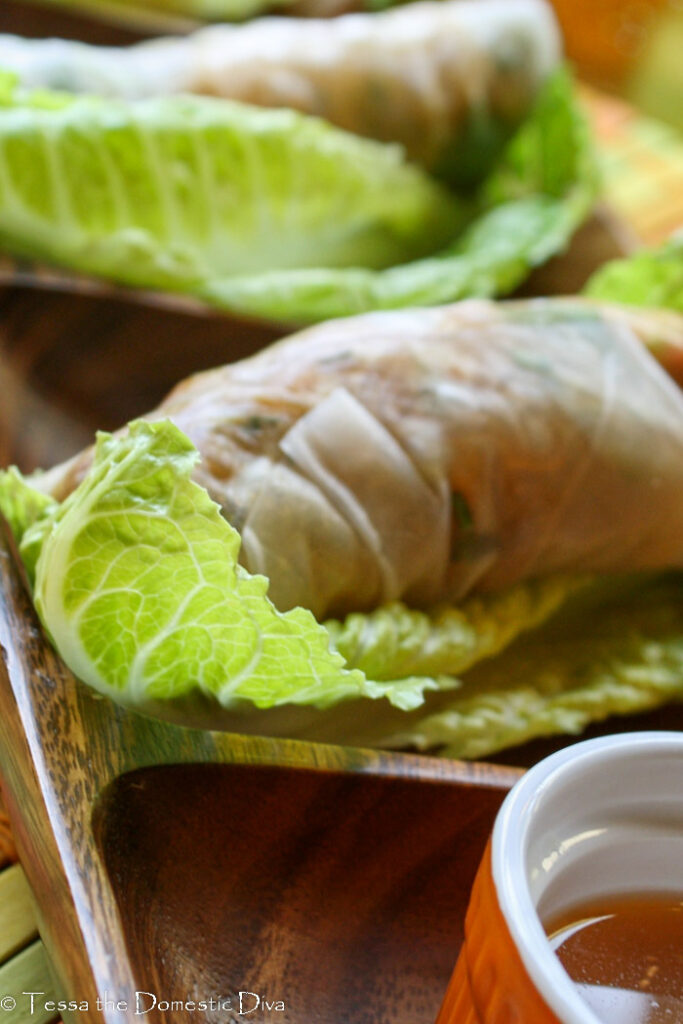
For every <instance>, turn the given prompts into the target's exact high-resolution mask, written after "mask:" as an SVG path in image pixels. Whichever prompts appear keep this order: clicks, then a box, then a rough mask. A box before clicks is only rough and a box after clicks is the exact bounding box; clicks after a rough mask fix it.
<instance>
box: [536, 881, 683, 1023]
mask: <svg viewBox="0 0 683 1024" xmlns="http://www.w3.org/2000/svg"><path fill="white" fill-rule="evenodd" d="M544 927H545V930H546V934H547V935H548V938H549V940H550V944H551V946H552V948H553V949H554V951H555V953H556V954H557V956H558V957H559V959H560V961H561V963H562V966H563V967H564V969H565V970H566V971H567V973H568V974H569V976H570V977H571V978H572V980H573V981H574V982H575V983H576V986H577V988H578V990H579V992H580V994H581V996H582V998H583V999H584V1000H585V1002H586V1003H588V1005H589V1006H590V1007H591V1009H592V1010H593V1012H594V1013H595V1015H596V1016H597V1017H598V1018H599V1019H600V1020H601V1021H604V1022H605V1024H683V892H681V893H677V894H668V895H665V894H661V895H660V894H651V893H648V894H646V895H628V896H616V897H608V898H602V899H600V900H599V901H594V902H591V903H585V904H583V905H580V906H578V907H574V908H573V909H572V910H571V911H569V912H567V913H565V914H563V915H562V916H560V917H556V918H554V919H550V920H548V921H546V922H544Z"/></svg>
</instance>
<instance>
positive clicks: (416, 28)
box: [0, 0, 561, 185]
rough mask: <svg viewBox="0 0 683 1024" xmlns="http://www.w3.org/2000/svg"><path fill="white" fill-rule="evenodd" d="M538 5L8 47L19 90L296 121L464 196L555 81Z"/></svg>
mask: <svg viewBox="0 0 683 1024" xmlns="http://www.w3.org/2000/svg"><path fill="white" fill-rule="evenodd" d="M560 55H561V43H560V37H559V32H558V28H557V24H556V21H555V18H554V15H553V13H552V10H551V8H550V6H549V5H548V4H547V3H545V2H544V0H443V2H424V3H412V4H409V5H408V6H406V7H403V8H400V9H398V10H392V11H387V12H384V13H378V14H356V15H347V16H344V17H341V18H338V19H335V20H332V21H329V20H328V21H308V22H304V23H299V22H296V21H292V20H290V19H284V18H268V19H262V20H259V21H257V22H253V23H251V24H248V25H242V26H228V25H221V26H212V27H210V28H205V29H202V30H200V31H198V32H196V33H194V34H193V35H190V36H187V37H185V38H166V39H158V40H154V41H150V42H144V43H140V44H137V45H134V46H129V47H127V48H124V47H96V46H88V45H87V44H84V43H79V42H72V41H68V40H61V39H38V40H31V39H22V38H19V37H16V36H0V67H2V68H5V69H6V70H9V71H13V72H15V73H16V74H17V75H18V77H19V81H20V82H21V83H22V85H25V86H27V87H41V88H48V89H64V90H66V91H69V92H77V93H81V92H85V93H96V94H99V95H102V96H110V97H121V98H125V99H141V98H145V97H150V96H159V95H168V94H172V93H183V92H189V93H202V94H208V95H212V96H222V97H225V98H228V99H234V100H239V101H241V102H244V103H250V104H254V105H257V106H264V107H289V108H292V109H294V110H299V111H301V112H302V113H306V114H313V115H315V116H317V117H321V118H324V119H325V120H326V121H328V122H330V123H331V124H334V125H337V126H338V127H340V128H343V129H345V130H346V131H349V132H353V133H355V134H357V135H362V136H367V137H370V138H374V139H378V140H381V141H383V142H398V143H400V144H401V145H402V146H403V147H404V149H405V152H406V154H407V156H408V158H409V159H410V160H412V161H415V162H417V163H420V164H422V165H423V166H424V167H426V168H428V169H429V170H430V171H432V172H433V173H435V174H436V175H438V176H440V177H445V178H447V179H448V180H449V181H452V182H455V183H457V184H468V185H471V184H473V183H474V182H476V181H478V180H480V179H481V177H482V176H483V174H484V173H485V171H486V170H488V169H490V167H491V166H492V164H493V162H494V160H495V158H496V157H497V156H498V155H499V154H500V151H501V148H502V146H503V143H504V142H505V141H506V140H507V139H508V138H509V137H510V135H511V134H512V132H513V131H514V130H515V129H516V128H517V127H518V126H519V125H520V123H521V122H522V121H523V119H524V118H525V116H526V115H527V114H528V113H529V111H530V109H531V106H532V104H533V101H534V98H535V97H536V96H537V94H538V91H539V88H540V86H541V84H542V83H543V82H544V81H545V79H546V78H547V77H548V75H549V74H550V73H551V71H552V70H553V69H554V68H556V67H557V65H558V63H559V60H560Z"/></svg>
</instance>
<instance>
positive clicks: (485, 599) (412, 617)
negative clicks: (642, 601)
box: [325, 576, 590, 681]
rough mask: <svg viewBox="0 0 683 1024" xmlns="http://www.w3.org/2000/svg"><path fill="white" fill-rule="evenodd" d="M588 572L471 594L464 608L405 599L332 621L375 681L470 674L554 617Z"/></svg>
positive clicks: (342, 644)
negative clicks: (427, 606)
mask: <svg viewBox="0 0 683 1024" xmlns="http://www.w3.org/2000/svg"><path fill="white" fill-rule="evenodd" d="M589 582H590V579H589V577H579V576H574V577H572V576H553V577H547V578H545V579H539V580H531V581H529V582H528V583H523V584H518V585H517V586H514V587H510V588H509V589H508V590H505V591H502V592H501V593H498V594H487V595H486V596H476V597H471V598H468V599H467V600H466V601H464V602H463V603H462V605H461V606H460V607H459V608H454V607H449V606H443V607H440V608H436V609H434V610H433V611H431V612H424V611H418V610H417V609H413V608H407V607H406V606H405V605H404V604H401V603H400V602H395V603H392V604H389V605H384V606H383V607H382V608H378V609H377V610H376V611H373V612H354V613H352V614H350V615H348V616H347V617H346V618H345V619H344V620H343V621H342V622H338V621H335V620H329V621H327V622H326V623H325V626H326V628H327V630H328V632H329V634H330V636H331V638H332V643H333V644H334V647H335V649H336V650H338V651H339V652H340V654H343V656H344V658H345V660H346V664H347V665H348V666H349V667H350V668H359V669H361V670H362V671H363V672H364V673H365V675H366V676H368V677H369V678H371V679H382V680H387V681H390V680H392V679H394V680H396V679H400V678H402V677H404V676H436V677H439V676H443V675H451V676H452V675H456V674H460V673H463V672H466V671H467V669H469V668H471V666H472V665H475V664H477V662H479V661H482V660H483V659H484V658H490V657H493V656H494V655H496V654H498V653H499V652H500V651H502V650H503V649H504V648H506V647H507V646H508V645H509V644H510V643H511V642H512V641H513V640H514V639H515V638H516V637H517V636H519V635H520V634H521V633H524V632H526V631H528V630H531V629H535V628H536V627H537V626H539V625H540V624H541V623H542V622H545V621H546V619H548V618H550V617H551V616H552V615H553V614H554V613H555V612H556V611H557V610H558V608H560V607H561V606H562V605H563V604H564V603H565V601H566V600H567V599H568V598H569V597H570V596H571V595H572V594H573V593H575V592H576V591H578V590H581V589H582V588H583V587H586V586H588V584H589Z"/></svg>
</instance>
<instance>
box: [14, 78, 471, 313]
mask: <svg viewBox="0 0 683 1024" xmlns="http://www.w3.org/2000/svg"><path fill="white" fill-rule="evenodd" d="M6 91H7V90H6ZM19 96H20V94H19ZM462 223H463V212H462V210H461V204H460V203H459V202H458V201H457V200H455V198H454V197H452V196H451V195H449V193H448V192H447V191H446V190H445V189H444V188H443V187H442V186H440V185H439V184H437V183H436V182H435V181H433V180H432V179H430V178H429V176H428V175H427V174H426V173H425V172H423V171H422V170H420V169H419V168H417V167H414V166H412V165H409V164H408V163H406V161H405V160H404V158H403V154H402V151H401V150H400V148H399V147H397V146H389V145H384V144H381V143H377V142H374V141H372V140H369V139H361V138H359V137H358V136H355V135H351V134H350V133H348V132H344V131H341V130H340V129H337V128H334V127H332V126H331V125H329V124H327V123H326V122H324V121H321V120H319V119H317V118H313V117H305V116H303V115H301V114H298V113H296V112H294V111H292V110H268V109H264V108H257V107H249V106H247V105H245V104H239V103H233V102H231V101H228V100H217V99H213V98H211V97H201V96H175V97H162V98H159V99H150V100H141V101H139V102H137V103H125V102H122V101H112V100H105V99H101V98H97V97H90V96H84V97H67V96H61V95H58V94H52V93H49V92H40V93H34V94H31V96H30V97H26V98H25V99H24V100H22V99H21V98H19V99H16V98H15V94H14V93H10V94H9V95H8V96H6V103H5V106H4V107H0V241H1V242H2V244H3V245H5V246H6V247H7V248H9V249H11V250H12V251H13V252H15V253H18V254H19V255H22V256H29V257H38V258H44V259H51V260H53V261H54V262H56V263H60V264H62V265H65V266H68V267H71V268H73V269H76V270H79V271H87V272H90V273H94V274H99V275H102V276H104V277H110V278H113V279H115V280H118V281H122V282H124V283H127V284H139V285H144V286H146V287H155V288H171V289H180V290H188V291H192V292H195V293H198V294H199V293H201V291H202V289H203V286H204V282H206V281H207V280H209V279H210V278H212V277H214V276H218V277H219V278H221V279H222V278H229V277H230V276H232V275H235V274H244V273H253V272H255V271H257V270H260V269H261V267H263V266H264V265H266V266H270V267H271V268H274V269H275V268H277V269H288V268H293V267H315V266H318V265H323V266H330V267H338V266H341V267H343V266H347V265H349V264H351V265H364V266H368V267H383V266H387V265H390V264H392V263H396V262H397V261H401V260H405V259H410V258H413V257H415V256H421V255H423V254H425V253H426V252H430V251H432V250H433V249H434V247H435V246H439V245H440V244H443V243H444V242H445V241H446V240H447V239H448V238H449V237H451V236H452V234H453V232H454V231H456V230H457V228H458V226H461V225H462Z"/></svg>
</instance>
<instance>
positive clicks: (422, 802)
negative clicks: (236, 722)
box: [0, 542, 519, 1024]
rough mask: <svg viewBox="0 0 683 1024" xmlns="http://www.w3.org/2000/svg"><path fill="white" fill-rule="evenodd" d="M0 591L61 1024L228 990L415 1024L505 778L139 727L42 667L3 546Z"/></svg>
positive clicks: (142, 723)
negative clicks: (63, 1006) (152, 998)
mask: <svg viewBox="0 0 683 1024" xmlns="http://www.w3.org/2000/svg"><path fill="white" fill-rule="evenodd" d="M0 594H1V595H2V598H1V601H2V603H1V605H0V647H1V648H2V652H3V658H2V663H1V664H0V772H1V773H2V776H3V779H4V785H5V796H6V801H7V807H8V810H9V813H10V817H11V820H12V824H13V827H14V830H15V837H16V841H17V847H18V850H19V855H20V857H21V861H22V864H23V866H24V869H25V871H26V874H27V877H28V879H29V882H30V884H31V886H32V889H33V891H34V894H35V897H36V899H37V903H38V907H39V914H38V924H39V929H40V933H41V936H42V937H43V940H44V942H45V945H46V947H47V949H48V952H49V953H50V955H51V957H52V960H53V962H54V965H55V969H56V972H57V974H58V976H59V978H60V979H61V981H62V983H63V986H64V992H65V994H66V995H67V996H68V997H70V998H72V999H76V1000H79V1001H87V1002H88V1004H89V1007H90V1009H89V1011H88V1012H87V1013H85V1014H84V1013H77V1014H76V1015H75V1018H74V1019H76V1020H79V1021H84V1022H85V1021H87V1022H88V1024H90V1022H92V1024H99V1022H106V1024H121V1022H123V1021H134V1020H136V1019H138V1020H139V1019H140V1018H139V1016H138V1017H137V1018H136V1017H135V1013H134V1008H135V993H136V991H139V990H144V991H147V992H151V993H154V994H155V995H156V996H157V997H158V998H160V999H162V998H163V999H169V1000H170V999H175V1000H181V1001H183V1000H187V999H192V998H197V999H200V998H207V999H208V998H211V997H212V996H214V997H218V996H223V997H224V998H230V997H231V996H232V997H233V998H238V996H235V993H239V991H240V989H242V988H243V989H244V990H245V991H250V992H254V993H257V994H259V995H266V996H268V997H269V998H271V999H273V1000H282V1001H284V1003H285V1006H288V1007H289V1008H288V1010H287V1015H286V1016H285V1015H284V1014H283V1015H282V1016H280V1015H278V1017H277V1019H278V1020H282V1021H284V1020H286V1021H287V1022H288V1024H308V1022H309V1021H312V1020H315V1021H316V1024H327V1022H329V1024H333V1022H335V1024H338V1022H340V1021H345V1020H346V1021H354V1022H355V1024H363V1022H366V1021H367V1022H368V1024H370V1022H371V1021H372V1022H375V1024H380V1022H382V1021H387V1022H388V1021H392V1022H395V1024H403V1022H405V1024H408V1022H410V1024H418V1022H419V1021H424V1022H425V1024H427V1022H428V1021H430V1020H432V1019H433V1017H434V1016H435V1014H436V1012H437V1010H438V1006H439V1002H440V999H441V997H442V995H443V992H444V991H445V987H446V984H447V982H448V977H449V975H450V971H451V969H452V966H453V963H454V961H455V956H456V953H457V950H458V948H459V945H460V941H461V928H462V920H463V915H464V910H465V906H466V903H467V899H468V894H469V886H470V884H471V881H472V878H473V876H474V872H475V869H476V866H477V863H478V861H479V858H480V856H481V853H482V850H483V847H484V843H485V839H486V836H487V834H488V832H489V830H490V828H491V825H492V822H493V819H494V817H495V814H496V811H497V808H498V806H499V804H500V802H501V800H502V798H503V796H504V794H505V792H506V791H507V789H508V788H509V787H510V786H511V785H512V784H513V783H514V781H515V780H516V779H517V777H518V774H519V773H518V772H517V771H516V770H514V769H509V768H505V767H500V768H499V767H488V766H483V765H475V764H464V763H459V762H448V761H439V760H435V759H431V758H421V757H413V756H408V755H400V754H387V753H374V752H365V751H361V750H352V749H345V748H341V747H324V746H316V745H314V744H306V743H300V742H293V741H272V740H268V739H259V738H244V737H240V736H234V735H229V734H219V733H211V732H206V731H200V730H192V729H182V728H178V727H176V726H173V725H169V724H166V723H161V722H157V721H155V720H152V719H148V718H144V717H142V716H140V715H137V714H135V713H132V712H127V711H125V710H123V709H122V708H120V707H118V706H115V705H114V704H113V703H112V702H111V701H109V700H106V699H102V698H99V697H97V696H95V695H94V694H93V693H91V692H90V691H89V690H88V689H87V688H86V687H84V686H82V685H81V684H80V683H78V682H77V681H76V680H75V679H74V677H73V676H72V675H71V673H70V672H69V671H68V670H67V669H66V668H65V666H64V665H63V664H62V663H61V662H60V660H59V659H58V657H57V656H56V655H55V654H54V652H53V651H52V649H51V648H50V647H49V646H48V644H47V643H46V641H45V638H44V636H43V634H42V632H41V629H40V627H39V624H38V623H37V621H36V620H35V617H34V614H33V611H32V607H31V604H30V601H29V599H28V597H27V595H26V592H25V590H24V588H23V586H22V583H21V580H20V578H19V575H18V573H17V570H16V566H15V562H14V560H13V557H12V554H11V551H10V549H9V546H8V544H7V543H6V542H5V543H3V544H2V546H0ZM164 766H165V767H164ZM169 766H172V767H169ZM105 992H109V993H115V994H116V998H117V1000H123V1001H125V1002H126V1004H127V1009H126V1010H125V1011H123V1010H122V1011H118V1010H116V1008H115V1007H114V1005H113V1003H112V1005H111V1006H110V1007H109V1008H104V1007H103V1008H102V1010H101V1011H100V1010H96V1009H95V1007H96V1004H97V999H98V997H100V998H103V993H105ZM192 993H194V996H193V995H192ZM148 1019H149V1020H155V1021H157V1020H158V1021H159V1022H161V1021H164V1022H166V1024H168V1022H169V1021H172V1022H176V1021H177V1022H181V1021H191V1020H195V1019H196V1015H195V1014H194V1013H192V1012H191V1011H188V1012H184V1011H182V1010H177V1011H176V1012H175V1013H173V1012H163V1013H159V1014H158V1015H157V1016H153V1015H150V1016H149V1018H148ZM205 1019H208V1020H212V1019H213V1020H220V1021H230V1020H238V1019H241V1018H240V1017H239V1015H238V1013H236V1012H233V1011H232V1010H230V1011H228V1010H225V1009H224V1010H222V1011H220V1012H218V1016H215V1017H211V1015H208V1016H207V1017H205Z"/></svg>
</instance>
